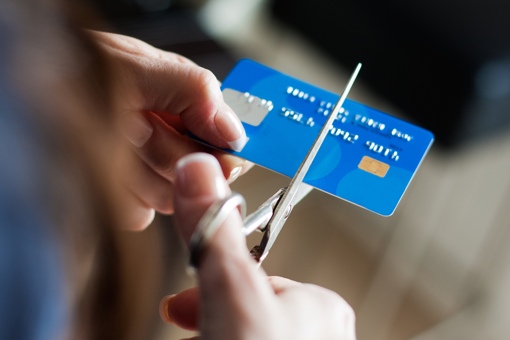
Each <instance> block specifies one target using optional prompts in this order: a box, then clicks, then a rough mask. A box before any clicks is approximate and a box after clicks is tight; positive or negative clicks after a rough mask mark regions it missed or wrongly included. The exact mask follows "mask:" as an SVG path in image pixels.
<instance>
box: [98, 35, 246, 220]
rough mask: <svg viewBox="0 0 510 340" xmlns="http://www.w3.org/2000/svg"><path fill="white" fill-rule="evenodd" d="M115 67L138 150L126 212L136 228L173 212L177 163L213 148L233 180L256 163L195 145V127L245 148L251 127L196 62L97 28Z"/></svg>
mask: <svg viewBox="0 0 510 340" xmlns="http://www.w3.org/2000/svg"><path fill="white" fill-rule="evenodd" d="M90 34H91V35H92V36H93V38H94V39H95V40H96V41H97V42H98V43H99V45H100V47H101V48H102V50H103V51H104V52H105V54H106V56H107V58H108V60H109V62H110V64H111V69H112V72H113V74H112V78H113V81H114V87H115V88H114V97H115V107H116V108H117V110H116V111H118V112H120V113H121V114H120V117H119V119H121V125H122V127H123V129H122V130H123V131H124V134H125V135H126V137H127V139H128V140H129V141H130V142H131V147H132V149H133V150H134V154H135V155H136V156H135V162H132V163H134V168H129V169H126V171H130V172H131V173H130V174H128V176H125V177H126V178H127V183H126V188H127V191H128V193H127V195H128V196H129V197H130V200H131V203H130V204H129V208H127V209H126V211H125V213H124V214H123V215H126V216H127V221H125V222H124V224H125V225H127V227H128V228H129V229H143V228H145V227H146V226H147V225H148V224H150V222H151V221H152V219H153V217H154V210H156V211H158V212H161V213H166V214H168V213H172V212H173V204H172V197H173V187H174V184H173V183H174V181H175V163H176V162H177V160H178V159H179V158H181V157H182V156H184V155H186V154H189V153H192V152H197V151H207V152H210V153H212V154H213V155H214V156H215V157H216V158H217V159H218V160H219V162H220V164H221V168H222V171H223V174H224V176H225V178H227V179H228V180H229V181H233V180H234V179H235V178H236V177H237V176H239V175H240V174H242V173H244V172H245V171H247V169H248V168H249V167H250V166H251V163H248V162H246V161H244V160H242V159H240V158H237V157H233V156H231V155H227V154H225V153H222V152H219V151H212V150H209V149H207V148H206V147H205V146H201V145H199V144H198V143H196V142H193V141H191V140H190V139H189V138H188V137H187V136H185V135H183V133H184V132H185V131H187V130H189V131H191V132H192V133H193V134H195V135H196V136H198V137H200V138H202V139H204V140H205V141H207V142H209V143H211V144H213V145H215V146H218V147H220V148H231V149H240V148H242V147H243V146H244V144H245V143H246V133H245V131H244V128H243V126H242V124H241V122H240V121H239V119H238V118H237V116H236V115H235V114H234V112H233V111H232V110H231V109H230V108H229V107H228V105H227V104H225V102H224V101H223V97H222V94H221V91H220V87H219V83H218V80H217V79H216V78H215V76H214V75H213V74H212V73H211V72H210V71H208V70H205V69H203V68H201V67H199V66H197V65H196V64H194V63H193V62H191V61H190V60H188V59H186V58H184V57H182V56H180V55H177V54H174V53H170V52H165V51H162V50H159V49H156V48H154V47H152V46H150V45H148V44H146V43H144V42H142V41H139V40H137V39H134V38H130V37H126V36H122V35H116V34H108V33H100V32H93V31H91V32H90Z"/></svg>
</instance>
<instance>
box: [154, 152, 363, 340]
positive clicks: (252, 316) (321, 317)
mask: <svg viewBox="0 0 510 340" xmlns="http://www.w3.org/2000/svg"><path fill="white" fill-rule="evenodd" d="M228 194H230V188H229V186H228V183H227V182H226V181H225V179H224V177H223V174H222V171H221V168H220V166H219V164H218V162H217V161H216V160H215V159H214V157H211V156H210V155H207V154H198V155H197V154H194V155H189V156H186V157H184V158H183V159H182V160H181V161H179V163H178V167H177V180H176V183H175V197H174V207H175V218H176V222H177V224H178V226H179V231H180V232H181V235H182V237H183V239H184V240H185V242H186V243H189V240H190V238H191V235H192V233H193V230H194V228H195V226H196V224H197V222H198V220H199V219H200V218H201V216H202V215H203V214H204V212H205V210H206V209H207V208H208V207H209V206H210V205H211V204H212V203H213V202H214V201H217V200H219V199H222V198H224V197H226V196H227V195H228ZM241 226H242V220H241V218H240V215H239V213H238V211H233V212H232V213H231V214H230V215H229V217H228V218H227V219H226V221H225V223H224V224H223V225H222V226H221V227H220V229H219V230H218V231H217V232H216V233H215V234H214V235H213V237H212V238H211V239H210V241H209V243H208V245H207V247H206V250H205V253H204V254H203V255H202V256H201V258H202V260H201V262H200V265H199V268H198V272H197V279H198V287H197V288H192V289H188V290H186V291H183V292H181V293H179V294H177V295H172V296H168V297H166V298H164V299H163V300H162V303H161V316H162V318H163V320H165V321H166V322H169V323H173V324H175V325H177V326H179V327H182V328H185V329H189V330H197V331H199V332H200V339H227V340H228V339H355V327H354V324H355V322H354V321H355V317H354V313H353V311H352V309H351V307H350V306H349V305H348V304H347V303H346V302H345V300H343V299H342V298H341V297H340V296H339V295H337V294H336V293H334V292H332V291H330V290H327V289H324V288H322V287H319V286H316V285H312V284H302V283H298V282H294V281H291V280H288V279H284V278H281V277H267V276H266V274H265V273H264V272H263V271H262V270H261V269H258V268H257V266H256V264H255V262H254V261H253V259H252V258H251V257H250V255H249V252H248V250H247V248H246V243H245V239H244V236H243V235H242V234H241V232H240V230H241Z"/></svg>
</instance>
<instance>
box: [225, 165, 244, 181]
mask: <svg viewBox="0 0 510 340" xmlns="http://www.w3.org/2000/svg"><path fill="white" fill-rule="evenodd" d="M242 169H243V167H242V166H237V167H235V168H234V169H233V170H232V171H230V175H229V176H228V182H229V183H232V182H233V181H235V180H236V179H237V177H239V174H241V170H242Z"/></svg>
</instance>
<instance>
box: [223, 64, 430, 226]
mask: <svg viewBox="0 0 510 340" xmlns="http://www.w3.org/2000/svg"><path fill="white" fill-rule="evenodd" d="M222 91H223V96H224V99H225V101H226V102H227V103H228V104H229V105H230V106H231V107H232V109H233V110H234V112H236V114H237V115H238V116H239V117H240V119H241V121H242V122H243V125H244V128H245V129H246V133H247V135H248V138H249V141H248V143H247V144H246V146H245V147H244V148H243V149H242V150H241V151H239V152H236V151H232V150H225V151H227V152H229V153H232V154H234V155H236V156H239V157H242V158H245V159H248V160H249V161H251V162H254V163H256V164H258V165H260V166H262V167H265V168H268V169H270V170H273V171H276V172H278V173H281V174H283V175H286V176H289V177H293V176H294V174H295V173H296V171H297V169H298V167H299V165H300V164H301V162H302V161H303V159H304V158H305V156H306V154H307V152H308V150H309V149H310V147H311V145H312V143H313V142H314V140H315V138H316V137H317V135H318V134H319V132H320V129H321V127H322V125H323V124H324V123H325V121H326V119H327V116H328V114H329V113H330V112H331V111H332V109H333V106H334V105H335V103H336V102H337V100H338V99H339V97H340V96H339V95H337V94H335V93H331V92H329V91H326V90H323V89H321V88H318V87H316V86H314V85H311V84H308V83H306V82H303V81H301V80H298V79H295V78H293V77H290V76H288V75H286V74H283V73H281V72H279V71H277V70H274V69H271V68H269V67H267V66H265V65H262V64H260V63H257V62H255V61H253V60H248V59H244V60H241V61H240V62H239V63H238V64H237V65H236V66H235V67H234V68H233V69H232V71H231V72H230V73H229V75H228V76H227V77H226V79H225V80H224V81H223V84H222ZM433 140H434V136H433V134H432V133H431V132H429V131H427V130H424V129H422V128H420V127H417V126H415V125H412V124H409V123H407V122H404V121H402V120H400V119H397V118H395V117H392V116H389V115H387V114H385V113H383V112H380V111H378V110H375V109H373V108H370V107H368V106H365V105H363V104H360V103H357V102H355V101H352V100H349V99H347V100H346V101H345V103H344V105H343V107H342V108H341V109H340V112H339V114H338V116H337V118H336V120H335V121H334V123H333V126H332V128H331V129H330V131H329V133H328V135H327V137H326V139H325V140H324V143H323V144H322V147H321V148H320V150H319V152H318V154H317V156H316V158H315V160H314V162H313V164H312V166H311V167H310V169H309V171H308V173H307V175H306V177H305V180H304V182H306V183H308V184H310V185H312V186H313V187H315V188H317V189H320V190H322V191H325V192H327V193H330V194H332V195H334V196H338V197H340V198H342V199H344V200H346V201H349V202H351V203H353V204H356V205H359V206H361V207H363V208H366V209H368V210H371V211H373V212H375V213H377V214H380V215H384V216H389V215H391V214H392V213H393V212H394V211H395V208H396V207H397V205H398V203H399V201H400V199H401V198H402V195H403V194H404V192H405V190H406V188H407V186H408V185H409V183H410V181H411V179H412V177H413V175H414V173H415V172H416V170H417V169H418V166H419V165H420V163H421V161H422V160H423V158H424V156H425V154H426V153H427V151H428V150H429V148H430V146H431V145H432V142H433Z"/></svg>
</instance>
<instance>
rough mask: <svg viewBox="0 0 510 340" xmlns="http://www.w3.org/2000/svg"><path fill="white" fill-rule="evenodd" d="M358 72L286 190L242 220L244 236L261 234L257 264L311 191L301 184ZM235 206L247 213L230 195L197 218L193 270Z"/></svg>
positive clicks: (238, 199) (240, 199)
mask: <svg viewBox="0 0 510 340" xmlns="http://www.w3.org/2000/svg"><path fill="white" fill-rule="evenodd" d="M360 69H361V64H358V65H357V66H356V69H355V70H354V72H353V73H352V75H351V77H350V79H349V82H348V83H347V86H346V87H345V89H344V91H343V93H342V95H341V96H340V98H339V99H338V101H337V102H336V104H335V106H334V108H333V110H332V111H331V113H330V115H329V117H328V119H327V120H326V122H325V123H324V125H323V126H322V128H321V131H320V133H319V135H318V136H317V138H316V139H315V141H314V142H313V144H312V146H311V148H310V150H309V151H308V153H307V155H306V156H305V158H304V160H303V162H302V163H301V165H300V166H299V168H298V170H297V172H296V174H295V175H294V177H293V178H292V180H291V181H290V184H289V185H288V186H287V187H284V188H281V189H280V190H278V191H277V192H276V193H275V194H274V195H273V196H271V197H270V198H269V199H268V200H267V201H266V202H264V203H263V204H262V205H261V206H260V207H259V208H257V210H255V211H254V212H253V213H252V214H250V215H248V216H247V217H245V218H243V228H242V232H243V233H244V235H245V236H248V235H250V234H251V233H252V232H254V231H260V232H262V233H263V236H262V240H261V241H260V243H259V244H258V245H256V246H254V247H253V248H252V249H251V251H250V253H251V255H252V257H253V258H254V259H255V261H257V262H258V263H259V264H261V263H262V261H264V259H265V258H266V257H267V255H268V253H269V250H270V249H271V248H272V246H273V244H274V243H275V241H276V238H277V237H278V234H279V233H280V231H281V230H282V228H283V225H284V224H285V222H286V221H287V218H288V217H289V215H290V213H291V211H292V207H293V206H294V205H295V204H296V203H297V202H298V201H299V200H300V199H301V198H302V197H304V196H306V194H307V193H308V192H309V191H310V190H311V189H312V187H311V186H309V185H307V184H305V183H303V180H304V178H305V176H306V174H307V172H308V169H309V168H310V166H311V165H312V162H313V160H314V159H315V156H316V155H317V153H318V151H319V149H320V147H321V145H322V143H323V142H324V139H325V138H326V135H327V133H328V132H329V130H330V127H331V126H332V125H333V121H334V120H335V118H336V116H337V114H338V112H339V110H340V108H341V107H342V105H343V104H344V101H345V99H346V98H347V95H348V94H349V91H350V90H351V88H352V85H353V84H354V81H355V80H356V77H357V76H358V73H359V71H360ZM236 207H240V212H241V215H242V216H244V215H245V211H246V203H245V200H244V198H243V196H242V195H240V194H238V193H233V194H232V195H230V196H229V197H227V198H225V199H223V200H221V201H218V202H216V203H215V204H213V205H212V206H211V207H210V208H209V209H208V210H207V211H206V213H205V214H204V216H203V217H202V218H201V219H200V221H199V223H198V225H197V228H196V231H195V233H194V234H193V236H192V237H191V241H190V251H191V258H190V264H191V266H192V267H195V268H196V267H197V266H198V263H199V256H200V254H201V250H202V249H203V247H204V246H205V243H206V241H207V240H208V239H209V238H210V237H211V236H212V235H213V234H214V232H215V231H216V230H217V229H218V228H219V227H220V226H221V224H222V223H223V221H224V220H225V218H226V217H227V216H228V214H229V213H230V212H231V211H232V209H234V208H236Z"/></svg>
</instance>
